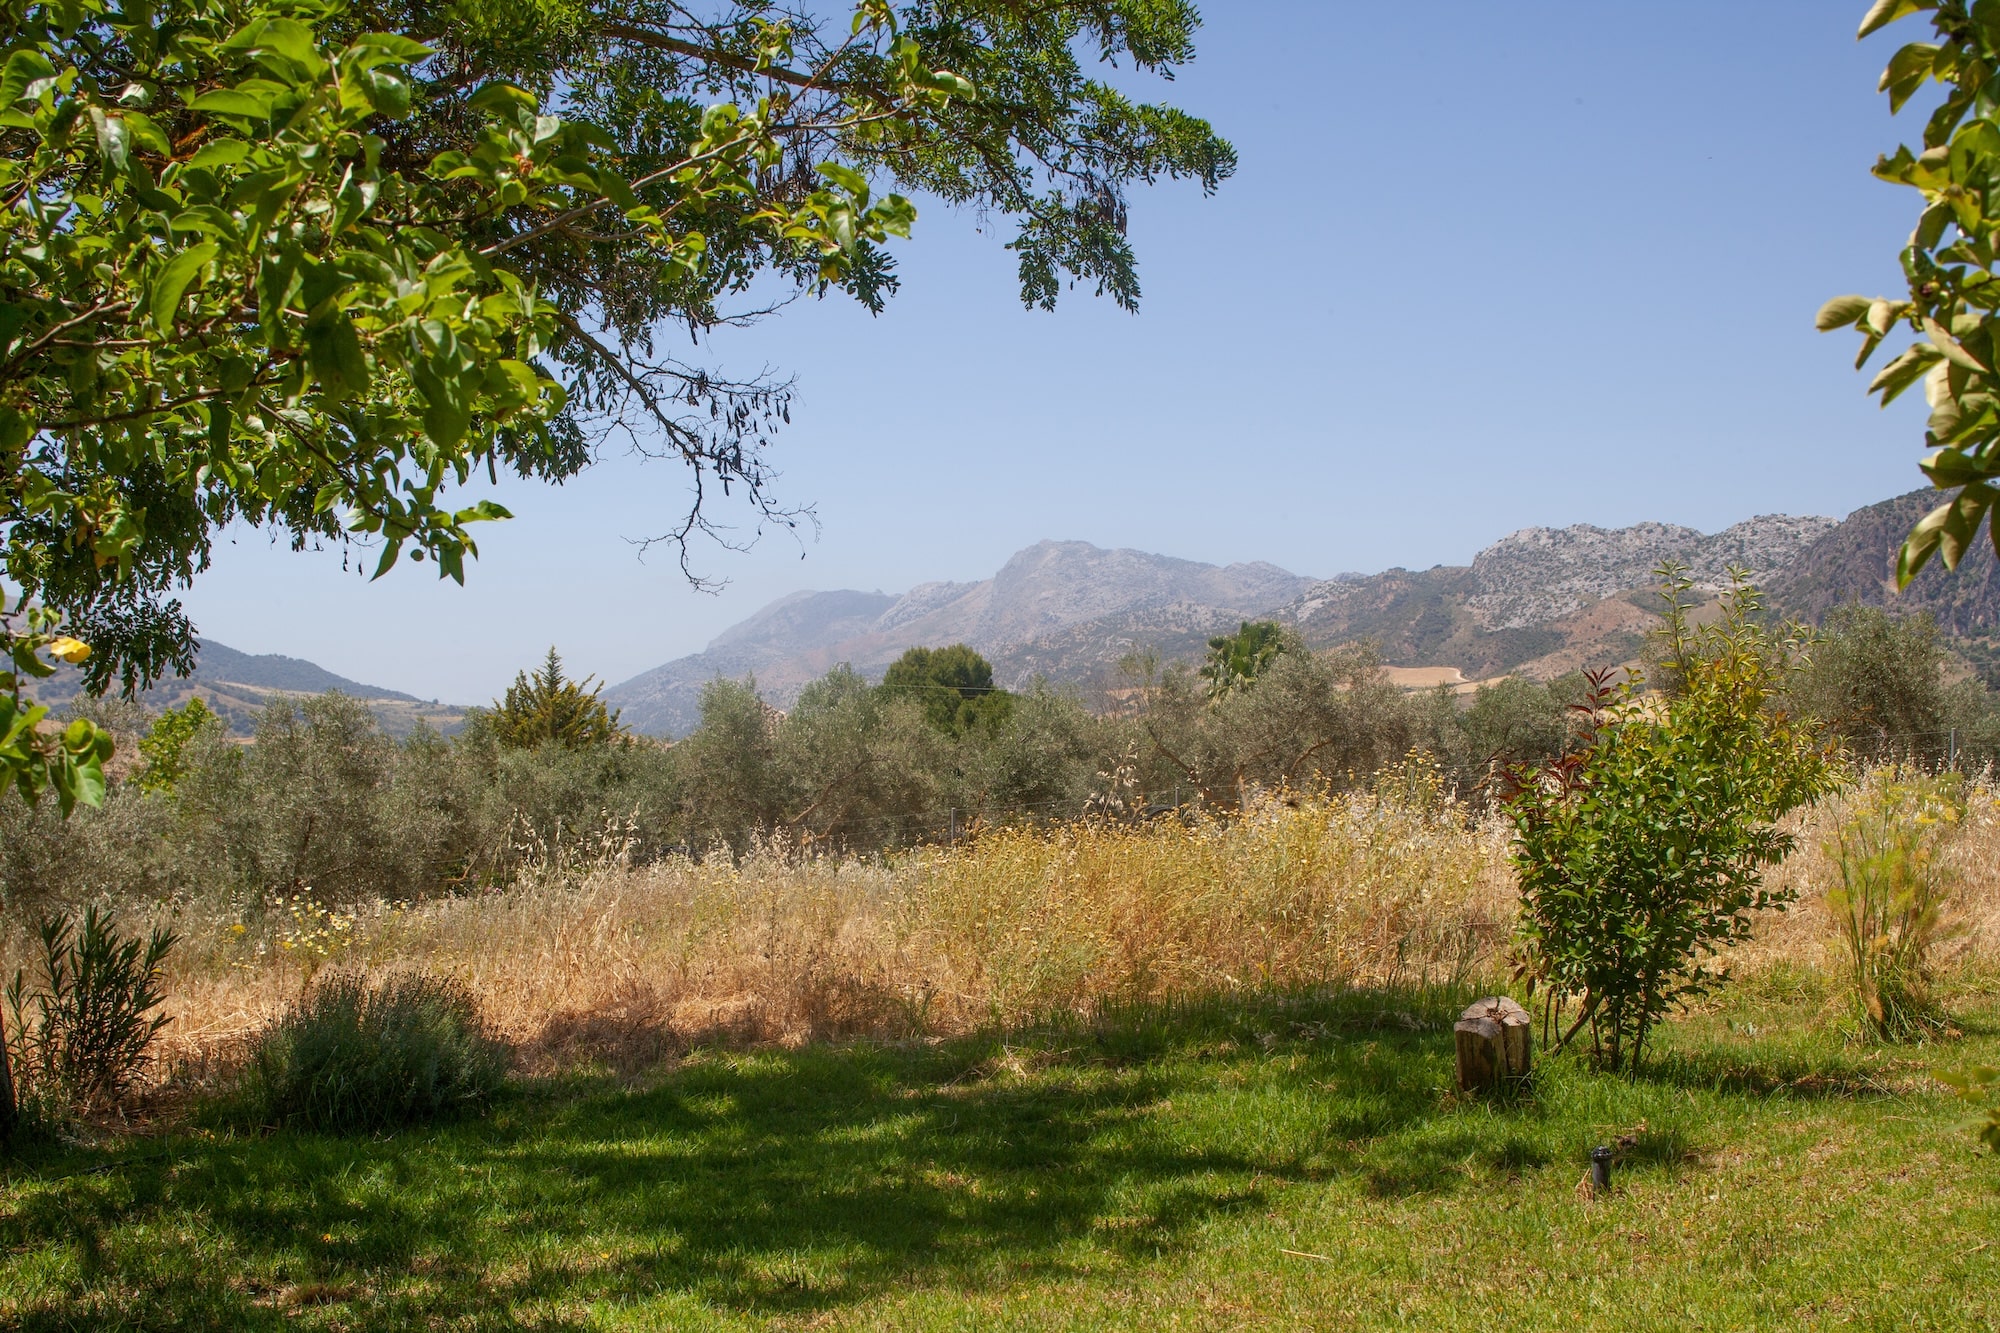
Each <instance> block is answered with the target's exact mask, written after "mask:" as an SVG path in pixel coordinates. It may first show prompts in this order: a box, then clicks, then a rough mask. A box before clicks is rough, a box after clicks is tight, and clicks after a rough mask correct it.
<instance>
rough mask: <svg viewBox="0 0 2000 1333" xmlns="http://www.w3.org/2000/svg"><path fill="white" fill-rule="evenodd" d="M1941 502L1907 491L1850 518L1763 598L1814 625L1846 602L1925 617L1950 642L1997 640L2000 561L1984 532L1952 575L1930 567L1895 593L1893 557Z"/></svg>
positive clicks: (1937, 565)
mask: <svg viewBox="0 0 2000 1333" xmlns="http://www.w3.org/2000/svg"><path fill="white" fill-rule="evenodd" d="M1939 499H1940V496H1939V494H1938V492H1936V491H1934V490H1921V491H1912V492H1910V493H1909V494H1908V495H1900V496H1897V497H1896V498H1895V499H1893V500H1884V501H1883V502H1882V503H1880V504H1874V505H1869V506H1868V507H1867V508H1865V509H1857V510H1855V511H1854V512H1853V513H1852V514H1850V515H1848V516H1847V519H1846V521H1845V522H1843V523H1841V524H1840V526H1838V527H1836V528H1834V529H1832V530H1831V531H1829V532H1827V533H1825V534H1823V535H1822V536H1821V537H1820V538H1819V540H1817V541H1815V542H1814V543H1813V544H1812V545H1811V546H1809V547H1808V548H1807V549H1806V551H1805V553H1804V555H1803V556H1802V557H1801V558H1800V559H1799V561H1798V562H1797V563H1796V564H1794V565H1793V566H1792V567H1791V568H1790V569H1788V570H1785V571H1784V572H1783V573H1781V574H1780V575H1779V576H1778V577H1776V578H1774V579H1772V580H1771V582H1770V584H1769V587H1768V589H1767V592H1768V593H1769V602H1770V605H1771V607H1772V609H1774V610H1776V611H1779V612H1781V613H1783V614H1785V615H1790V616H1797V617H1798V618H1800V619H1802V620H1808V621H1811V622H1814V623H1817V622H1818V621H1819V620H1820V618H1821V617H1822V616H1824V615H1825V614H1826V613H1827V612H1828V611H1830V610H1832V609H1833V608H1834V607H1836V606H1839V605H1841V604H1842V603H1844V602H1862V603H1864V604H1866V605H1869V606H1886V607H1890V608H1892V609H1894V610H1898V611H1906V612H1908V611H1928V612H1930V613H1931V615H1933V616H1934V617H1936V618H1937V623H1938V628H1940V629H1942V630H1943V631H1944V632H1945V633H1947V634H1950V635H1953V636H1956V637H1961V638H1985V637H1988V636H1991V635H1993V634H1995V633H1996V632H2000V561H1996V560H1995V559H1994V557H1993V547H1992V545H1991V543H1990V542H1988V540H1987V538H1986V535H1985V534H1984V533H1983V532H1982V533H1981V534H1980V539H1979V541H1978V542H1977V543H1975V544H1974V546H1973V549H1972V550H1971V551H1970V552H1969V553H1968V554H1967V555H1966V558H1965V559H1964V560H1962V561H1960V562H1959V566H1958V569H1957V570H1956V571H1952V570H1947V569H1946V568H1945V567H1944V562H1943V561H1942V560H1937V559H1933V560H1932V561H1931V562H1930V563H1929V564H1928V565H1926V566H1924V569H1923V572H1922V573H1920V574H1918V575H1917V577H1916V579H1915V580H1914V581H1912V582H1911V584H1910V586H1909V587H1908V588H1906V589H1904V590H1903V591H1902V592H1900V593H1898V592H1897V591H1896V551H1897V549H1898V548H1899V547H1901V546H1902V544H1903V538H1904V537H1906V536H1908V535H1909V531H1910V528H1911V527H1912V526H1913V525H1914V524H1915V523H1916V522H1917V520H1918V519H1920V518H1922V517H1923V516H1924V515H1925V514H1927V513H1929V512H1930V510H1931V509H1932V508H1934V507H1935V506H1936V505H1937V504H1938V502H1939Z"/></svg>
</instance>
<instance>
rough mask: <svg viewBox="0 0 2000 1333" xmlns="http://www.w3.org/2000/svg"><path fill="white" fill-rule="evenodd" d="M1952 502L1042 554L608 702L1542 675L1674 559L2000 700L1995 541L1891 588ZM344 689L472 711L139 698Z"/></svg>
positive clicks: (300, 670) (204, 676) (256, 679)
mask: <svg viewBox="0 0 2000 1333" xmlns="http://www.w3.org/2000/svg"><path fill="white" fill-rule="evenodd" d="M1935 502H1936V499H1935V492H1932V491H1916V492H1912V493H1911V494H1908V495H1904V496H1900V497H1898V498H1896V499H1893V500H1885V501H1883V502H1882V503H1880V504H1875V505H1870V506H1868V507H1866V508H1864V509H1859V510H1856V511H1855V512H1854V513H1852V514H1850V515H1848V517H1847V518H1846V519H1844V520H1840V521H1836V520H1833V519H1830V518H1813V517H1805V518H1799V517H1791V516H1787V515H1782V514H1778V515H1764V516H1760V517H1757V518H1752V519H1749V520H1746V521H1745V522H1742V523H1738V524H1737V525H1735V526H1734V527H1731V528H1728V529H1725V530H1724V531H1722V532H1718V533H1715V534H1712V535H1709V534H1703V533H1701V532H1697V531H1695V530H1694V529H1692V528H1685V527H1677V526H1675V525H1672V524H1667V523H1639V524H1635V525H1633V526H1632V527H1628V528H1608V529H1607V528H1599V527H1593V526H1590V525H1588V524H1577V525H1575V526H1572V527H1567V528H1525V529H1522V530H1521V531H1519V532H1515V533H1511V534H1509V535H1508V536H1506V537H1503V538H1501V539H1500V540H1499V541H1497V542H1495V543H1494V544H1493V545H1491V546H1489V547H1487V548H1486V549H1485V550H1483V551H1481V552H1480V553H1479V554H1478V555H1477V556H1476V557H1474V559H1473V561H1472V563H1471V564H1469V565H1438V566H1434V567H1433V568H1430V569H1426V570H1407V569H1390V570H1386V571H1384V572H1382V573H1379V574H1369V575H1360V574H1342V575H1339V576H1338V577H1335V578H1331V579H1311V578H1307V577H1304V576H1301V575H1297V574H1292V573H1289V572H1287V571H1285V570H1282V569H1279V568H1277V567H1276V566H1274V565H1269V564H1263V563H1252V564H1235V565H1228V566H1216V565H1208V564H1202V563H1199V562H1197V561H1192V560H1179V559H1174V558H1172V557H1169V556H1160V555H1150V554H1147V553H1145V552H1143V551H1131V550H1104V549H1102V548H1100V547H1096V546H1092V545H1090V544H1089V543H1087V542H1077V541H1068V542H1057V541H1044V542H1038V543H1037V544H1035V545H1034V546H1030V547H1028V548H1027V549H1026V550H1024V551H1021V552H1019V553H1018V554H1016V555H1015V556H1014V557H1013V558H1012V559H1010V560H1009V561H1008V562H1007V563H1006V564H1005V565H1004V566H1002V567H1001V569H1000V570H999V571H998V572H997V573H996V574H995V575H994V576H993V577H992V578H990V579H982V580H978V581H976V582H970V583H926V584H920V585H918V586H917V587H915V588H912V589H911V590H910V591H908V592H907V593H903V594H901V595H895V594H889V593H881V592H855V591H851V590H844V591H834V592H798V593H793V594H792V595H790V596H788V597H783V598H780V599H779V600H777V601H775V602H773V603H771V604H770V605H768V606H766V607H764V608H763V609H762V610H760V611H758V612H757V613H756V614H755V615H753V616H751V617H750V618H749V619H747V620H745V621H743V622H742V623H740V624H738V625H736V626H734V627H732V628H730V629H729V630H727V631H725V632H724V633H722V634H720V635H718V636H717V637H716V639H715V640H714V641H713V642H712V643H710V644H709V645H708V647H707V648H706V649H705V650H704V651H702V652H700V653H695V654H693V655H691V656H687V657H682V658H679V659H676V660H675V661H671V662H668V663H666V664H664V665H662V666H659V667H655V668H654V669H652V670H650V671H647V672H644V673H642V674H640V675H638V676H635V677H633V678H632V679H630V680H627V681H624V682H622V683H620V684H618V685H615V686H613V687H611V688H609V689H607V690H606V691H605V698H606V700H607V702H609V703H611V704H612V705H613V706H614V707H617V708H619V709H621V710H622V713H623V718H624V721H625V722H626V724H627V725H629V726H632V727H634V728H635V729H637V730H639V731H643V732H647V733H649V734H653V735H660V736H679V735H685V734H686V733H687V732H688V731H690V730H692V729H693V727H694V726H695V724H696V722H697V721H698V720H699V716H700V698H701V691H702V688H703V687H704V686H706V685H707V684H708V683H709V682H710V681H712V680H714V679H716V678H717V677H727V678H731V679H742V678H745V677H754V678H755V680H756V682H757V686H758V689H759V691H760V692H761V693H762V694H763V695H764V697H765V698H767V699H768V700H770V701H771V702H772V703H774V704H776V705H777V706H779V707H786V706H788V705H789V704H790V703H791V702H792V701H793V700H794V699H796V697H797V695H798V692H799V690H800V689H801V688H802V687H803V686H805V685H806V684H807V683H808V682H809V681H811V680H813V679H815V678H817V677H819V676H821V675H823V674H825V673H826V672H827V671H828V670H829V669H831V668H832V667H834V666H837V665H839V664H841V663H848V664H850V665H852V666H853V667H854V668H855V669H857V670H859V671H861V672H862V673H863V674H864V675H871V676H879V675H880V674H881V672H882V671H883V669H884V668H886V667H887V665H888V664H889V663H890V662H892V661H894V660H895V659H896V657H898V656H899V655H901V653H902V652H903V651H904V650H905V649H907V648H910V647H913V646H917V645H929V646H941V645H945V644H951V643H969V644H971V645H972V646H973V647H974V648H977V649H978V650H979V651H980V652H982V653H984V654H985V655H986V656H987V657H988V658H989V659H990V660H991V661H992V662H993V665H994V670H995V674H996V676H997V677H998V679H999V681H1000V683H1001V684H1003V685H1006V686H1009V687H1016V688H1018V687H1019V686H1021V685H1023V684H1025V683H1027V682H1028V681H1030V680H1032V679H1034V678H1035V677H1037V676H1040V677H1044V678H1046V679H1048V680H1049V681H1051V682H1054V683H1057V684H1061V685H1064V686H1068V687H1072V688H1075V689H1077V690H1079V691H1081V692H1082V693H1083V695H1084V697H1085V699H1086V700H1087V701H1090V702H1096V703H1105V702H1109V701H1111V700H1113V699H1115V698H1116V697H1117V694H1118V691H1120V690H1121V689H1122V687H1124V686H1126V685H1128V684H1129V681H1128V679H1127V677H1126V676H1125V674H1124V673H1123V671H1122V670H1121V668H1120V663H1121V661H1123V660H1125V659H1127V658H1129V657H1130V656H1131V655H1132V654H1134V653H1135V652H1146V651H1151V652H1154V653H1157V654H1158V656H1159V658H1160V659H1161V660H1162V661H1173V660H1176V659H1178V660H1183V661H1188V660H1193V659H1196V658H1198V657H1200V656H1201V654H1202V653H1203V651H1204V650H1205V649H1206V646H1207V641H1208V639H1209V638H1210V637H1211V636H1212V635H1215V634H1219V633H1226V632H1228V631H1230V630H1233V629H1234V628H1235V627H1236V626H1237V624H1238V623H1239V622H1241V621H1244V620H1256V619H1271V620H1277V621H1281V622H1283V623H1285V624H1287V625H1290V626H1291V627H1293V628H1294V629H1295V630H1296V631H1297V632H1298V633H1299V635H1300V636H1301V637H1302V638H1303V639H1304V640H1305V641H1306V642H1307V643H1308V644H1310V645H1311V646H1313V647H1316V648H1326V647H1332V646H1335V645H1339V644H1343V643H1352V642H1355V641H1357V640H1364V639H1365V640H1369V641H1372V642H1373V643H1374V644H1376V645H1377V647H1378V649H1379V650H1380V652H1381V654H1382V657H1383V660H1384V661H1385V662H1387V663H1389V664H1391V665H1394V666H1400V667H1409V668H1428V669H1430V670H1429V671H1428V672H1423V671H1416V672H1412V673H1410V678H1412V679H1414V678H1419V677H1421V678H1424V679H1436V678H1439V677H1440V676H1442V677H1444V678H1446V679H1453V678H1457V679H1463V680H1465V681H1479V680H1487V679H1492V678H1494V677H1497V676H1500V675H1503V674H1515V675H1523V676H1527V677H1530V678H1537V679H1547V678H1551V677H1554V676H1557V675H1560V674H1562V673H1563V672H1566V671H1571V670H1576V669H1578V668H1581V667H1587V666H1596V665H1613V664H1616V663H1619V662H1624V661H1630V660H1632V659H1633V658H1634V657H1636V656H1637V655H1638V653H1639V652H1640V650H1641V648H1642V646H1643V644H1644V640H1645V636H1646V634H1647V633H1648V632H1649V631H1650V630H1652V629H1653V628H1654V627H1655V626H1657V625H1658V623H1659V618H1658V615H1657V614H1656V609H1657V605H1658V600H1657V596H1656V594H1655V593H1654V592H1653V591H1652V588H1651V584H1652V576H1653V570H1654V569H1655V568H1657V567H1658V566H1659V564H1660V563H1661V562H1662V561H1665V560H1670V559H1671V560H1677V561H1680V562H1681V563H1683V564H1685V565H1686V566H1687V567H1688V569H1689V572H1690V573H1691V574H1692V576H1693V577H1694V578H1695V580H1696V582H1697V583H1698V584H1699V585H1700V586H1702V587H1703V588H1705V589H1710V590H1713V589H1717V588H1720V587H1722V586H1723V585H1724V584H1725V583H1726V582H1727V580H1728V577H1729V574H1728V571H1729V570H1730V568H1732V567H1740V568H1744V569H1747V570H1748V571H1749V573H1750V576H1751V578H1752V579H1753V580H1754V581H1755V582H1756V583H1757V584H1758V586H1759V587H1760V588H1762V589H1763V590H1764V592H1765V594H1766V604H1767V605H1768V606H1769V607H1770V608H1771V609H1772V611H1773V612H1774V613H1775V614H1778V615H1782V616H1786V617H1793V618H1798V619H1803V620H1807V621H1812V622H1817V621H1818V620H1819V619H1820V618H1821V617H1823V616H1824V615H1825V614H1826V613H1827V612H1828V611H1830V610H1832V609H1833V608H1834V607H1836V606H1839V605H1841V604H1843V603H1847V602H1862V603H1866V604H1869V605H1877V606H1888V607H1891V608H1893V609H1897V610H1900V611H1918V612H1927V613H1929V614H1931V615H1932V616H1934V617H1935V618H1936V620H1937V622H1938V625H1939V628H1940V629H1941V630H1942V631H1943V632H1944V633H1945V634H1946V635H1947V636H1948V637H1949V638H1950V640H1951V642H1952V645H1953V647H1954V648H1955V649H1956V650H1957V651H1958V652H1959V654H1960V655H1961V656H1963V657H1965V658H1966V659H1967V660H1968V661H1969V662H1971V664H1972V665H1973V666H1974V667H1975V668H1977V669H1979V670H1980V671H1981V672H1982V674H1984V675H1985V676H1986V677H1987V678H1988V681H1989V683H1990V684H1993V685H1994V686H1995V687H1996V688H2000V561H1996V559H1995V557H1994V554H1993V551H1992V549H1991V547H1990V546H1989V545H1987V544H1986V543H1984V542H1982V543H1981V544H1980V546H1979V547H1978V548H1977V549H1976V550H1975V551H1974V552H1973V553H1972V554H1971V555H1970V556H1968V558H1967V559H1966V561H1965V562H1964V563H1963V564H1962V565H1961V567H1960V568H1959V569H1958V570H1957V571H1955V572H1953V571H1947V570H1945V569H1944V568H1943V566H1942V565H1941V564H1938V563H1936V562H1933V564H1932V565H1931V566H1930V567H1928V568H1926V569H1925V570H1924V572H1923V573H1922V574H1921V575H1920V576H1919V577H1918V578H1917V579H1916V581H1915V582H1914V583H1913V584H1912V585H1911V586H1910V587H1909V589H1907V590H1906V591H1904V592H1902V593H1900V594H1899V593H1897V592H1896V590H1895V583H1894V578H1893V571H1894V567H1895V552H1896V548H1897V546H1898V544H1899V543H1900V542H1901V541H1902V538H1903V535H1904V534H1905V533H1907V532H1908V531H1909V529H1910V526H1911V525H1912V524H1913V523H1915V522H1916V521H1917V519H1919V518H1921V517H1922V516H1923V514H1924V513H1925V512H1926V511H1927V510H1928V509H1929V508H1930V506H1931V505H1933V504H1934V503H1935ZM1453 673H1456V675H1455V677H1454V675H1453ZM80 679H81V674H80V673H79V672H77V671H75V670H74V669H73V668H64V669H63V670H62V671H60V672H59V673H58V674H57V675H56V676H55V677H53V678H52V679H50V680H48V681H43V682H37V684H36V686H35V689H34V694H35V697H36V698H37V699H38V700H39V701H41V702H44V703H49V704H52V705H56V706H60V705H62V704H64V703H66V702H68V701H69V700H70V699H71V698H72V697H73V696H74V695H75V694H76V692H77V688H78V686H79V684H80ZM329 689H337V690H340V691H342V692H343V693H346V694H349V695H353V696H354V697H356V698H359V699H362V700H364V701H365V702H366V703H367V704H368V706H369V707H370V709H372V710H373V711H374V712H375V714H376V716H377V717H378V718H379V719H380V720H381V722H382V724H383V726H384V728H385V729H386V730H388V731H389V732H391V733H392V734H397V735H401V734H404V733H406V732H408V731H409V730H411V729H412V728H413V727H415V726H417V725H418V724H419V723H422V724H425V725H429V726H433V727H436V728H438V729H440V730H444V731H450V730H453V729H455V728H456V726H457V725H458V724H459V723H460V722H461V721H462V720H463V718H464V713H465V710H464V709H463V708H460V707H454V706H451V705H447V704H440V703H438V702H437V701H435V700H431V701H425V700H421V699H416V698H414V697H412V696H410V695H408V694H404V693H402V692H400V691H397V690H391V689H384V688H382V687H379V686H372V685H367V684H363V683H361V682H358V681H353V680H348V679H346V678H345V677H342V676H338V675H335V674H334V673H332V672H330V671H327V670H325V669H323V668H321V667H319V666H316V665H314V664H313V663H311V662H307V661H303V660H301V659H298V658H292V657H283V656H279V655H276V654H265V655H252V654H249V653H243V652H239V651H237V650H236V649H234V648H231V647H229V646H228V645H226V644H220V643H216V642H214V641H213V640H204V641H203V642H202V644H201V657H200V664H199V666H198V667H197V669H196V670H195V672H194V674H193V675H192V676H190V677H188V678H186V679H183V680H171V681H165V682H162V683H161V684H159V685H157V686H155V687H154V689H152V690H150V691H148V692H147V693H146V695H145V696H144V697H143V699H142V702H143V703H144V704H145V705H146V706H147V707H149V708H154V709H157V708H162V707H169V706H175V705H178V704H181V703H184V702H186V700H187V699H189V698H191V697H193V696H195V695H196V694H199V695H200V696H201V697H202V698H203V699H205V700H206V701H207V702H208V703H209V705H210V706H211V707H213V708H215V709H216V710H217V711H218V712H220V713H221V714H222V715H223V717H224V719H225V720H226V721H227V722H228V724H229V726H230V728H231V730H232V731H233V732H235V733H236V734H238V735H245V736H247V735H249V734H250V733H251V731H252V730H253V729H254V726H255V722H256V718H257V715H258V714H259V713H260V712H261V711H262V710H263V708H264V707H265V706H266V705H267V704H268V703H269V702H270V701H271V700H272V699H273V698H274V697H277V696H279V695H284V694H314V693H319V692H321V691H324V690H329Z"/></svg>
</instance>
